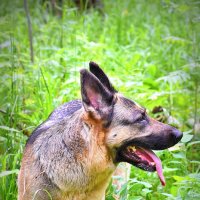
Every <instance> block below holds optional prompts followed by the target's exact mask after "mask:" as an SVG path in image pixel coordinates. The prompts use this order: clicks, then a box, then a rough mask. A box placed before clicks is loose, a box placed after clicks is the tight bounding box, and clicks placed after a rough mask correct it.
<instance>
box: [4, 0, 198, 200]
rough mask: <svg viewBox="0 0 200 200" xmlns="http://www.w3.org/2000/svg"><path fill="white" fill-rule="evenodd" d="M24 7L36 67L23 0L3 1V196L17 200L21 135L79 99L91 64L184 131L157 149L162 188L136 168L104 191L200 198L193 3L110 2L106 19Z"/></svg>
mask: <svg viewBox="0 0 200 200" xmlns="http://www.w3.org/2000/svg"><path fill="white" fill-rule="evenodd" d="M46 2H48V1H46ZM28 3H29V10H30V16H31V21H32V29H33V47H34V56H35V61H34V63H31V61H30V50H29V40H28V26H27V21H26V15H25V11H24V7H23V2H20V1H6V0H5V1H4V0H2V1H1V5H0V27H1V32H0V74H1V79H0V84H1V87H0V123H1V124H0V161H1V162H0V171H1V172H0V185H1V187H0V199H2V200H10V199H16V196H17V186H16V177H17V173H18V169H19V167H20V159H21V155H22V151H23V147H24V144H25V141H26V139H27V135H30V133H31V131H32V130H33V129H34V128H35V127H36V126H37V125H39V124H40V123H41V122H42V121H43V120H45V119H46V118H47V116H48V115H49V113H50V112H51V111H52V110H53V109H54V108H55V107H57V106H58V105H60V104H62V103H63V102H67V101H69V100H72V99H76V98H80V92H79V70H80V69H81V68H83V67H87V66H88V62H89V61H90V60H93V61H96V62H97V63H99V64H100V66H102V68H103V69H104V70H105V71H106V72H107V73H108V75H109V76H110V77H111V80H112V82H113V84H114V85H115V86H116V88H117V89H118V90H119V91H121V92H122V93H123V94H124V95H126V96H127V97H130V98H131V99H134V100H136V101H138V102H139V103H140V104H142V105H143V106H145V107H146V108H147V109H148V111H149V113H150V114H151V110H152V109H153V108H154V107H155V106H159V105H161V106H163V107H164V108H165V110H166V111H165V115H166V116H167V117H168V119H171V123H173V124H174V125H176V126H179V128H180V129H181V130H182V131H184V132H185V134H184V139H183V140H182V141H183V142H182V144H181V146H180V147H178V148H177V149H176V150H173V151H172V150H171V151H167V150H166V151H162V152H160V153H159V155H160V158H161V159H162V161H163V165H164V174H165V177H166V180H167V186H166V187H165V188H163V187H161V186H160V183H159V180H158V178H157V176H156V174H152V173H147V172H143V171H141V170H139V169H136V168H134V167H133V168H131V174H130V179H129V181H128V182H127V183H126V184H125V185H123V187H122V189H121V190H120V191H117V189H116V188H115V186H112V185H111V186H110V188H109V191H108V193H107V200H108V199H113V195H118V196H120V199H129V200H132V199H199V198H200V192H199V187H200V172H199V170H200V168H199V164H200V160H199V156H198V152H199V135H198V134H199V130H198V129H197V125H195V127H194V121H195V122H196V124H198V123H199V116H200V109H199V86H198V85H199V80H200V67H199V66H200V65H199V48H200V47H199V45H200V40H199V39H200V38H199V37H200V35H199V32H200V24H199V22H200V15H199V13H200V9H199V8H200V4H199V2H198V1H195V0H193V1H189V2H188V1H183V0H180V1H174V2H173V1H170V0H163V1H144V0H141V1H134V0H126V1H120V0H116V1H112V0H107V1H104V8H103V13H100V12H98V11H97V10H94V9H91V10H85V11H84V10H83V11H79V10H78V9H77V8H76V7H75V6H73V5H71V6H69V4H68V3H67V2H65V3H64V5H63V7H62V11H63V16H62V18H59V17H58V16H54V15H52V13H51V11H50V10H49V9H47V6H46V4H42V2H41V1H39V0H36V1H33V0H32V1H31V0H30V1H28ZM194 128H195V129H194ZM194 135H195V137H193V136H194ZM192 138H193V142H191V140H192ZM194 138H195V139H194ZM194 140H195V142H194Z"/></svg>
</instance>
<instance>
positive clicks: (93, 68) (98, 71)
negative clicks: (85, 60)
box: [89, 61, 117, 93]
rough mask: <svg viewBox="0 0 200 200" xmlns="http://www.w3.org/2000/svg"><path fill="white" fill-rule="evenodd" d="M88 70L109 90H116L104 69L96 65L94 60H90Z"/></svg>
mask: <svg viewBox="0 0 200 200" xmlns="http://www.w3.org/2000/svg"><path fill="white" fill-rule="evenodd" d="M89 66H90V71H91V72H92V73H93V74H94V75H95V76H96V77H97V78H98V79H99V80H100V81H101V83H102V84H103V85H104V86H105V87H106V88H107V89H108V90H109V91H110V92H113V93H114V92H117V91H116V90H115V88H114V87H113V86H112V84H111V83H110V81H109V79H108V77H107V76H106V74H105V73H104V71H103V70H102V69H101V68H100V67H99V65H97V64H96V63H95V62H92V61H91V62H90V63H89Z"/></svg>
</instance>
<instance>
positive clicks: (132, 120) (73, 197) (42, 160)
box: [18, 62, 182, 200]
mask: <svg viewBox="0 0 200 200" xmlns="http://www.w3.org/2000/svg"><path fill="white" fill-rule="evenodd" d="M89 68H90V71H89V70H87V69H82V70H81V71H80V82H81V97H82V100H74V101H71V102H69V103H66V104H64V105H62V106H60V107H58V108H57V109H55V110H54V111H53V112H52V113H51V114H50V116H49V117H48V119H47V120H46V121H45V122H43V123H42V124H41V125H39V126H38V128H36V130H34V131H33V133H32V135H31V136H30V137H29V139H28V141H27V143H26V146H25V150H24V154H23V159H22V163H21V168H20V172H19V175H18V200H31V199H34V200H47V199H53V200H104V199H105V191H106V188H107V186H108V184H109V182H110V180H111V176H112V174H113V172H114V171H115V169H116V167H117V165H118V163H119V162H127V163H130V164H132V165H134V166H135V167H138V168H140V169H142V170H146V171H150V172H154V171H157V173H158V177H159V178H160V181H161V183H162V185H165V180H164V176H163V173H162V164H161V161H160V159H159V158H158V157H157V156H156V155H155V153H153V151H152V150H163V149H166V148H169V147H171V146H173V145H175V144H176V143H178V142H179V141H180V139H181V138H182V133H181V132H180V131H179V130H177V129H176V128H174V127H172V126H169V125H167V124H163V123H161V122H158V121H156V120H154V119H152V118H150V117H149V116H148V115H147V113H146V110H145V108H143V107H141V106H139V105H138V104H137V103H136V102H134V101H132V100H130V99H128V98H126V97H124V96H123V95H122V94H120V93H119V92H118V91H117V90H116V89H115V88H114V87H113V85H112V84H111V82H110V81H109V79H108V77H107V75H106V74H105V73H104V72H103V70H102V69H101V68H100V67H99V66H98V65H97V64H96V63H94V62H90V63H89Z"/></svg>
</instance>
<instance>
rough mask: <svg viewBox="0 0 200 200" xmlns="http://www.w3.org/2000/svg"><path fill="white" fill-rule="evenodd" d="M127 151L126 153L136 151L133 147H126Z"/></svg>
mask: <svg viewBox="0 0 200 200" xmlns="http://www.w3.org/2000/svg"><path fill="white" fill-rule="evenodd" d="M127 149H128V151H136V149H135V146H128V147H127Z"/></svg>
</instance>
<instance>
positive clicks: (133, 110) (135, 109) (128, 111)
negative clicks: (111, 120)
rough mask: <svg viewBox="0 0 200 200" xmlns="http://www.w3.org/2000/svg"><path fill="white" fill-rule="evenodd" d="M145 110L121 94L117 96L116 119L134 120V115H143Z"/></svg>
mask: <svg viewBox="0 0 200 200" xmlns="http://www.w3.org/2000/svg"><path fill="white" fill-rule="evenodd" d="M143 110H144V108H142V107H141V106H140V105H138V104H137V103H136V102H134V101H132V100H130V99H128V98H126V97H124V96H123V95H121V94H119V95H118V96H117V102H116V104H115V108H114V117H117V118H118V119H122V118H130V119H131V118H132V117H133V115H135V114H137V113H140V112H141V113H142V112H143Z"/></svg>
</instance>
